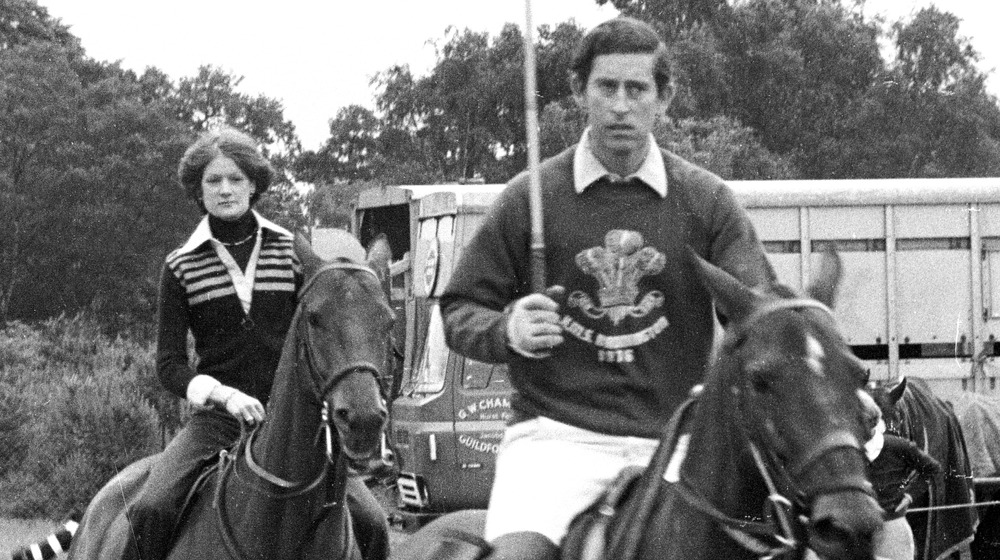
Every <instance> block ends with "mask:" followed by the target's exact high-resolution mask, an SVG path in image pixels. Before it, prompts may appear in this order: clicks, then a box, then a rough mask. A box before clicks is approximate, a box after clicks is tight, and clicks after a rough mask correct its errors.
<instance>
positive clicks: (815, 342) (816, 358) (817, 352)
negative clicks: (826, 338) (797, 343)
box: [805, 334, 826, 377]
mask: <svg viewBox="0 0 1000 560" xmlns="http://www.w3.org/2000/svg"><path fill="white" fill-rule="evenodd" d="M805 346H806V348H805V357H806V358H805V359H806V365H808V366H809V369H810V370H811V371H812V372H813V373H815V374H816V375H819V376H821V377H822V376H824V375H826V374H825V373H824V371H823V361H824V359H825V358H826V351H825V350H823V344H822V343H820V341H819V339H817V338H816V337H815V336H813V335H812V334H807V335H806V338H805Z"/></svg>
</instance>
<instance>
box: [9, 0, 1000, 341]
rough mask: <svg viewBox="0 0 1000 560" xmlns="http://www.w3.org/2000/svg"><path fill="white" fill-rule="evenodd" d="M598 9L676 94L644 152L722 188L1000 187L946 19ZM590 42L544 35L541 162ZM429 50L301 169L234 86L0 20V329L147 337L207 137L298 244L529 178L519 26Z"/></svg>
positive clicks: (950, 19) (967, 59) (274, 110)
mask: <svg viewBox="0 0 1000 560" xmlns="http://www.w3.org/2000/svg"><path fill="white" fill-rule="evenodd" d="M592 1H596V2H597V3H598V4H606V3H611V4H613V5H614V7H615V8H617V9H618V10H619V11H620V12H621V13H623V14H627V15H631V16H634V17H638V18H641V19H645V20H646V21H650V22H651V23H653V24H654V25H655V26H656V27H657V29H658V30H659V31H660V32H661V33H662V34H663V37H664V38H665V40H667V42H668V44H669V45H670V47H671V49H670V50H671V54H672V56H673V59H674V86H675V92H676V95H675V97H674V101H673V103H672V104H671V108H670V110H669V112H668V115H667V118H665V119H663V120H662V122H660V123H659V124H658V126H657V129H656V131H655V135H656V137H657V139H658V141H659V142H660V143H661V145H663V146H665V147H667V148H668V149H671V150H673V151H675V152H676V153H678V154H679V155H681V156H683V157H686V158H688V159H690V160H692V161H695V162H696V163H698V164H700V165H702V166H705V167H707V168H709V169H711V170H712V171H714V172H716V173H717V174H719V175H720V176H722V177H723V178H726V179H792V178H809V179H814V178H882V177H966V176H997V175H1000V143H998V142H1000V107H998V104H997V100H996V98H995V97H993V96H992V95H990V94H989V93H988V92H987V91H986V89H985V80H986V75H985V74H983V73H982V72H981V71H980V70H979V69H978V68H977V67H976V62H977V60H978V54H977V53H976V51H975V49H974V48H973V47H972V45H971V44H970V43H969V41H968V40H967V39H966V38H964V37H962V36H961V35H960V34H959V32H958V29H959V20H958V19H957V18H956V17H955V16H954V15H953V14H951V13H948V12H946V11H942V10H940V9H937V8H934V7H928V8H925V9H922V10H920V11H919V12H917V13H916V14H915V15H914V16H913V17H912V18H910V19H908V20H906V21H900V22H886V21H882V20H880V19H877V18H870V17H867V16H865V14H864V13H863V11H862V7H863V2H859V1H856V0H730V1H726V0H580V2H581V3H583V2H592ZM584 32H585V30H584V29H582V28H581V27H579V26H578V25H577V24H576V23H575V22H574V21H573V20H569V21H566V22H563V23H560V24H558V25H555V26H541V27H540V28H539V29H538V31H537V34H536V46H535V48H536V58H537V63H538V80H537V82H538V98H537V105H538V107H539V108H541V115H540V139H541V149H542V154H543V156H545V155H552V154H555V153H557V152H558V151H560V150H562V149H565V148H566V147H568V146H570V145H572V144H573V143H574V142H575V141H576V139H577V138H578V137H579V134H580V132H581V130H582V127H583V120H584V119H583V115H582V114H581V113H580V111H579V109H578V108H577V107H576V106H575V104H574V102H573V99H572V94H571V91H570V88H569V83H568V81H567V76H568V68H569V63H570V59H571V57H572V51H573V47H574V46H575V44H576V42H577V41H578V40H579V38H580V37H581V36H582V35H583V33H584ZM434 44H435V46H436V52H437V59H436V63H435V65H434V66H433V68H432V69H431V70H430V71H429V72H428V73H427V74H426V75H416V74H414V72H413V71H412V70H411V69H410V68H409V67H407V66H402V65H400V66H392V67H389V68H386V69H384V70H383V71H381V72H379V73H378V74H377V75H376V76H375V77H374V78H373V79H372V82H371V84H370V85H371V87H372V88H373V91H374V93H375V103H374V106H373V107H371V108H369V107H363V106H358V105H351V106H348V107H344V108H342V109H340V110H339V111H338V113H337V114H336V115H335V116H333V118H331V119H330V121H329V136H328V138H327V139H326V141H325V142H324V143H323V144H322V146H321V147H320V148H319V149H316V150H304V149H303V148H302V146H301V143H300V141H299V139H298V137H297V135H296V132H295V128H294V126H293V125H292V123H290V122H289V121H288V120H287V119H285V117H284V114H283V106H282V104H281V102H280V101H278V100H275V99H271V98H268V97H266V96H263V95H258V96H250V95H246V94H244V93H241V92H240V90H239V86H240V82H241V80H242V77H240V76H235V75H232V74H229V73H227V72H225V71H223V70H221V69H220V68H217V67H213V66H205V67H202V68H200V69H199V71H198V73H197V75H195V76H190V77H181V78H179V79H176V80H175V79H173V78H171V77H170V76H167V75H166V74H164V73H163V72H162V71H160V70H158V69H156V68H148V69H146V70H145V71H144V72H142V73H136V72H133V71H131V70H126V69H123V68H121V67H120V65H118V64H117V63H109V62H105V61H98V60H94V59H92V58H90V57H88V56H87V55H86V52H85V50H84V48H83V46H82V45H81V44H80V41H79V39H78V38H76V37H74V36H73V35H72V34H71V33H70V32H69V30H68V29H67V28H66V27H65V26H63V25H62V24H61V22H60V21H59V20H58V19H56V18H54V17H52V16H51V15H50V14H49V13H48V12H47V10H46V9H45V8H44V7H42V6H39V5H38V4H37V2H35V1H34V0H0V208H2V209H3V211H2V212H0V231H2V232H3V233H2V234H0V239H2V241H0V324H2V322H6V321H12V320H21V321H37V320H41V319H44V318H47V317H53V316H57V315H59V314H73V313H77V312H80V311H87V312H88V313H91V314H93V315H94V316H96V317H98V318H99V320H100V321H101V322H102V323H103V324H105V325H106V326H107V327H108V328H110V329H113V330H126V329H127V330H128V331H129V332H137V333H141V332H146V333H148V332H149V328H150V325H151V322H152V315H153V314H152V310H153V309H154V307H155V290H156V278H157V277H158V272H159V267H160V266H161V263H162V260H163V256H164V255H165V254H166V253H167V252H168V251H169V250H170V249H172V248H173V247H175V246H176V245H177V244H178V243H180V242H181V241H182V240H183V237H184V235H186V234H187V233H188V232H189V231H190V229H191V228H192V227H193V225H194V223H195V221H196V220H197V219H198V215H197V212H196V211H195V209H194V206H193V205H190V204H187V203H185V202H183V196H182V193H181V190H180V189H179V187H177V185H176V179H175V175H176V165H177V162H178V160H179V158H180V155H181V153H182V152H183V149H184V147H185V146H186V145H187V144H188V143H189V142H190V141H191V140H192V139H193V137H194V135H195V134H197V133H198V132H199V131H202V130H205V129H206V128H209V127H213V126H216V125H218V124H222V123H225V124H229V125H231V126H235V127H237V128H240V129H242V130H244V131H246V132H248V133H249V134H251V135H252V136H254V137H255V138H257V139H258V140H259V141H260V142H261V143H262V145H263V146H265V148H266V150H267V154H268V156H269V157H270V158H271V159H272V161H273V162H274V164H275V167H276V168H278V169H279V171H280V175H281V177H282V180H281V181H280V183H279V184H278V185H277V187H276V188H274V189H273V192H272V193H270V194H269V196H268V197H266V198H265V199H263V200H262V201H261V205H260V209H261V211H262V212H264V213H265V214H266V215H268V216H269V217H271V218H273V219H276V220H277V221H279V222H280V223H282V224H284V225H286V226H289V227H293V228H298V227H302V226H304V225H306V224H313V225H326V226H343V225H344V224H345V222H346V220H347V219H348V213H347V212H348V211H347V207H348V204H349V202H350V201H351V199H352V198H353V197H354V196H355V195H356V193H357V192H358V191H359V190H360V189H362V188H365V187H367V186H372V185H389V184H421V183H440V182H461V181H485V182H490V183H493V182H505V181H507V180H509V179H510V178H511V177H513V175H515V174H516V173H517V172H519V171H520V170H521V169H523V168H524V166H525V162H526V145H525V140H524V136H525V135H524V99H523V93H522V92H523V85H522V79H523V71H522V67H523V62H522V61H523V52H522V36H521V31H520V29H519V27H518V26H517V25H514V24H508V25H506V26H505V27H504V28H503V29H502V30H501V31H500V32H499V33H498V34H497V35H496V36H493V37H491V36H490V35H489V34H487V33H483V32H475V31H470V30H468V29H460V28H458V27H452V28H448V29H447V30H445V32H444V34H443V36H442V37H440V38H438V39H437V40H436V41H435V42H434ZM303 184H308V185H311V188H308V189H303V188H301V185H303Z"/></svg>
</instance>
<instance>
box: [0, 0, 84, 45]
mask: <svg viewBox="0 0 1000 560" xmlns="http://www.w3.org/2000/svg"><path fill="white" fill-rule="evenodd" d="M31 41H40V42H43V43H55V44H57V45H60V46H62V47H64V48H66V49H68V50H70V51H74V52H79V51H80V50H81V49H80V42H79V40H78V39H77V38H76V37H74V36H73V35H72V34H71V33H70V32H69V28H67V27H66V26H65V25H63V24H62V23H61V22H60V21H59V20H57V19H53V18H52V17H51V16H49V12H48V10H47V9H46V8H45V7H44V6H39V5H38V2H36V1H35V0H0V50H3V49H9V48H11V47H14V46H15V45H23V44H24V43H28V42H31Z"/></svg>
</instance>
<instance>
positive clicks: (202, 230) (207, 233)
mask: <svg viewBox="0 0 1000 560" xmlns="http://www.w3.org/2000/svg"><path fill="white" fill-rule="evenodd" d="M251 212H253V215H254V217H255V218H257V224H259V225H260V227H262V228H266V229H269V230H272V231H276V232H278V233H281V234H284V235H287V236H289V237H293V236H292V232H290V231H288V230H287V229H285V228H283V227H281V226H279V225H278V224H276V223H274V222H272V221H271V220H268V219H267V218H265V217H263V216H261V215H260V214H258V213H257V211H256V210H251ZM211 240H212V230H211V228H209V227H208V214H205V217H204V218H202V219H201V221H200V222H198V227H196V228H194V232H193V233H192V234H191V237H189V238H188V240H187V241H186V242H185V243H184V245H181V248H180V249H178V250H177V253H178V254H181V255H183V254H185V253H190V252H192V251H194V250H195V249H197V248H198V247H201V246H202V244H204V243H205V242H206V241H211Z"/></svg>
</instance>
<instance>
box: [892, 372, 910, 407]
mask: <svg viewBox="0 0 1000 560" xmlns="http://www.w3.org/2000/svg"><path fill="white" fill-rule="evenodd" d="M905 392H906V376H903V377H902V378H900V380H899V383H897V384H896V386H895V387H893V388H892V389H890V390H889V393H888V394H889V402H891V403H892V404H893V406H895V405H896V403H898V402H899V400H900V399H902V398H903V393H905Z"/></svg>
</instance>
